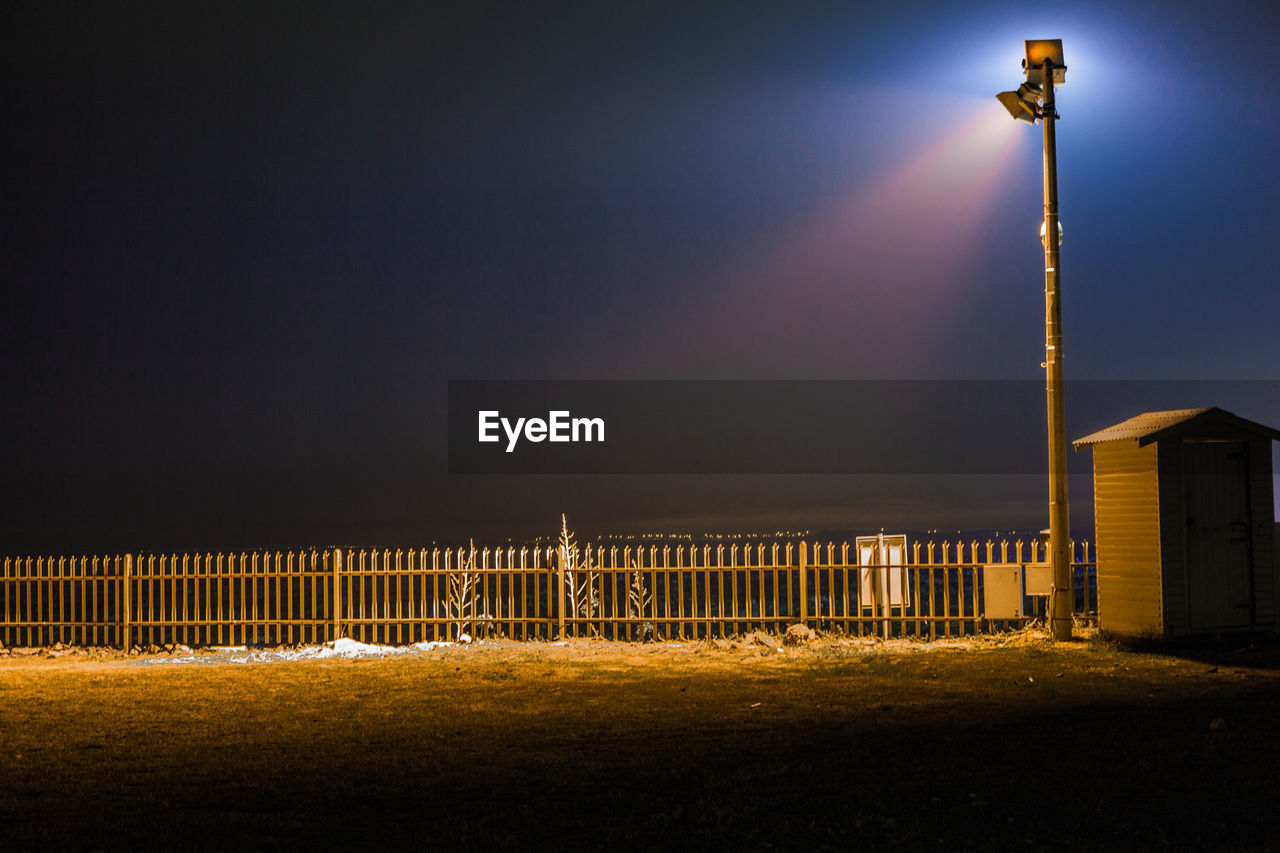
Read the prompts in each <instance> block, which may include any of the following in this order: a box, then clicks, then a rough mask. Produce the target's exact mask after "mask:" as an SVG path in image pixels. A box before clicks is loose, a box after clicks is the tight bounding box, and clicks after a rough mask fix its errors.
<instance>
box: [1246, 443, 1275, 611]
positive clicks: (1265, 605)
mask: <svg viewBox="0 0 1280 853" xmlns="http://www.w3.org/2000/svg"><path fill="white" fill-rule="evenodd" d="M1249 510H1250V516H1251V517H1250V521H1251V523H1252V524H1251V526H1252V528H1253V531H1252V533H1253V543H1252V544H1253V548H1252V551H1253V592H1254V596H1253V601H1254V624H1255V625H1256V626H1257V627H1259V628H1267V629H1270V630H1271V631H1272V632H1276V631H1277V628H1280V625H1277V619H1276V612H1277V611H1276V563H1275V551H1274V545H1273V543H1272V530H1273V528H1274V527H1275V518H1274V516H1275V503H1274V494H1273V491H1272V484H1271V441H1270V440H1269V439H1255V440H1253V441H1250V442H1249Z"/></svg>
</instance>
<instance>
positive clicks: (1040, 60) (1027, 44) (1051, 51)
mask: <svg viewBox="0 0 1280 853" xmlns="http://www.w3.org/2000/svg"><path fill="white" fill-rule="evenodd" d="M1022 46H1023V50H1025V51H1026V56H1025V57H1023V59H1022V68H1023V70H1024V71H1026V73H1027V82H1028V83H1030V84H1032V85H1033V86H1043V85H1044V72H1045V63H1046V62H1047V63H1049V68H1050V70H1051V74H1050V76H1051V77H1052V78H1053V85H1055V86H1061V85H1062V84H1063V83H1066V82H1067V64H1066V61H1065V60H1064V59H1063V58H1062V39H1027V40H1026V41H1024V42H1023V43H1022Z"/></svg>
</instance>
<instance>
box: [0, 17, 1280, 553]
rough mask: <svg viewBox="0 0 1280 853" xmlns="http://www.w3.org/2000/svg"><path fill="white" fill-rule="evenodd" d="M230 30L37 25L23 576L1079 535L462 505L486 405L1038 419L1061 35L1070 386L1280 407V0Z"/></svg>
mask: <svg viewBox="0 0 1280 853" xmlns="http://www.w3.org/2000/svg"><path fill="white" fill-rule="evenodd" d="M193 5H194V4H184V3H179V4H175V3H157V4H124V3H112V4H64V3H51V2H44V0H42V2H30V3H8V4H6V5H5V10H4V11H3V12H2V13H0V32H3V33H4V35H3V39H4V50H3V54H2V56H0V62H3V63H4V83H3V86H4V88H5V97H4V101H3V103H4V127H5V133H4V135H3V145H4V156H3V161H2V162H3V166H2V167H0V168H3V169H4V192H3V199H4V202H3V204H4V208H3V210H4V215H3V280H4V284H5V286H4V308H3V311H2V312H0V365H2V369H3V417H2V418H0V423H2V424H3V426H0V478H2V479H0V494H2V495H3V497H2V499H0V500H2V503H0V507H2V513H3V514H2V517H0V552H4V553H24V552H27V551H30V550H42V551H52V552H69V551H71V550H97V551H102V550H110V549H120V548H130V549H149V548H200V549H205V548H209V549H218V548H235V549H240V548H248V547H256V546H262V547H288V546H311V545H315V546H320V545H329V544H343V545H348V544H350V545H391V546H393V547H394V546H396V545H418V544H428V543H430V542H431V541H440V542H448V543H456V542H465V541H466V540H467V539H468V538H470V537H472V536H474V537H476V539H477V542H480V541H481V540H483V541H486V542H495V543H496V542H502V541H505V540H506V538H507V537H515V538H517V539H519V538H522V537H527V536H530V535H533V534H536V533H540V532H541V533H547V534H550V533H553V532H554V531H555V530H556V529H557V527H558V523H559V514H560V513H561V512H566V513H568V514H569V515H570V517H571V519H574V518H576V519H578V523H579V525H580V528H581V529H582V531H583V532H585V533H588V534H599V533H609V532H618V531H620V532H628V531H630V532H639V531H645V530H649V531H657V530H662V531H669V530H704V529H714V530H720V531H726V532H729V531H740V530H757V531H765V530H776V529H795V528H797V527H800V528H806V529H809V528H813V529H822V528H849V529H861V528H866V529H869V530H873V531H874V530H876V529H879V528H880V527H882V526H884V527H886V528H888V529H891V530H892V529H907V528H911V529H916V528H942V529H955V528H976V527H994V528H1002V527H1010V526H1023V527H1033V528H1035V527H1040V526H1042V525H1043V524H1045V523H1046V521H1045V519H1046V518H1047V508H1046V505H1045V504H1046V501H1047V485H1046V481H1045V478H1042V477H1041V478H1037V477H1035V476H1030V475H1028V476H1022V477H1011V478H1009V477H1006V478H994V477H986V478H984V477H975V476H968V477H954V476H947V475H942V474H940V475H939V476H938V477H900V478H893V477H880V478H876V477H857V476H826V477H824V476H803V477H801V476H755V477H705V476H701V477H694V476H684V477H682V476H652V477H649V476H591V475H586V476H572V477H570V476H545V477H544V476H496V475H471V476H467V475H453V476H450V475H449V474H447V468H446V455H447V447H446V438H445V433H446V400H447V382H448V380H451V379H452V380H458V379H508V380H509V379H957V380H960V379H964V380H969V379H1027V380H1035V379H1037V377H1039V376H1041V373H1042V372H1041V370H1040V362H1041V361H1042V360H1043V342H1044V330H1043V317H1044V296H1043V286H1042V285H1043V280H1042V277H1041V273H1040V268H1041V264H1042V254H1041V248H1040V244H1039V241H1038V239H1037V230H1038V228H1039V224H1040V220H1041V195H1040V191H1041V188H1040V134H1039V128H1035V129H1032V128H1029V127H1027V126H1025V125H1022V124H1019V123H1016V122H1013V121H1012V120H1010V119H1009V117H1008V116H1007V114H1005V113H1004V112H1003V110H1002V108H1001V107H1000V106H999V104H998V103H997V102H996V100H995V98H994V97H993V96H994V95H995V93H996V92H998V91H1000V90H1002V89H1011V88H1015V87H1016V86H1017V84H1018V83H1019V82H1020V80H1021V70H1020V67H1019V60H1020V57H1021V50H1022V40H1023V39H1025V38H1054V37H1060V38H1062V39H1063V41H1064V45H1065V53H1066V60H1067V64H1068V66H1069V70H1068V72H1067V84H1066V86H1065V87H1063V88H1062V89H1061V90H1060V92H1059V98H1058V111H1059V113H1060V114H1061V116H1062V120H1061V122H1060V123H1059V125H1058V145H1059V179H1060V192H1061V215H1062V221H1063V225H1064V229H1065V235H1066V236H1065V240H1064V243H1063V249H1062V252H1063V255H1062V265H1063V272H1062V282H1063V306H1064V309H1063V310H1064V318H1063V321H1064V333H1065V352H1066V358H1067V360H1066V372H1067V376H1068V378H1069V379H1164V380H1192V379H1194V380H1220V379H1277V378H1280V376H1277V366H1278V365H1280V333H1277V326H1278V324H1277V318H1278V317H1280V288H1278V287H1277V282H1276V276H1275V273H1274V271H1273V263H1274V258H1275V252H1276V249H1275V235H1276V234H1277V233H1280V228H1278V226H1280V209H1278V208H1277V205H1276V199H1277V198H1278V197H1280V166H1278V165H1277V161H1276V153H1277V151H1280V109H1278V108H1280V97H1278V96H1277V95H1276V94H1275V93H1276V92H1277V91H1280V90H1278V89H1277V87H1276V85H1275V81H1276V80H1280V51H1277V50H1276V48H1275V45H1276V40H1277V37H1280V6H1277V5H1276V4H1275V3H1274V2H1258V3H1235V2H1233V3H1225V4H1205V3H1195V4H1180V3H1149V2H1146V3H1138V2H1106V3H1082V4H1078V3H1072V4H1065V3H1060V4H1054V5H1053V9H1052V11H1053V14H1052V15H1049V14H1046V13H1044V12H1042V11H1039V10H1040V9H1044V8H1049V7H1047V6H1044V5H1043V4H1042V5H1041V6H1040V7H1035V6H1033V5H1029V4H1026V3H1003V4H999V3H964V4H960V3H911V2H902V0H896V2H892V3H880V4H870V3H849V2H841V3H783V2H778V3H753V2H734V3H718V2H716V3H712V2H707V3H698V2H681V3H666V2H639V3H574V4H560V3H553V2H538V3H514V2H513V3H490V2H475V0H472V2H461V3H431V4H404V5H403V6H385V5H377V6H371V5H369V4H354V3H351V4H333V5H327V4H322V3H314V2H310V3H305V4H297V5H292V4H284V3H267V4H262V3H245V4H240V3H217V4H201V5H207V8H200V9H196V8H194V7H193ZM1171 387H1172V386H1171ZM1177 396H1178V395H1177V394H1171V395H1170V399H1169V400H1168V402H1167V404H1162V405H1158V406H1156V407H1157V408H1180V407H1183V406H1199V405H1224V407H1226V408H1230V409H1232V410H1233V411H1236V413H1237V414H1240V415H1242V416H1244V417H1252V418H1255V419H1259V420H1265V419H1266V418H1267V416H1268V414H1269V413H1273V412H1274V401H1255V402H1256V405H1254V406H1253V408H1250V401H1248V400H1245V401H1243V403H1241V404H1233V405H1225V404H1224V403H1223V402H1222V401H1219V400H1216V399H1209V400H1204V399H1197V400H1184V399H1180V398H1178V399H1175V397H1177ZM1067 405H1068V433H1069V438H1074V437H1078V436H1080V435H1083V434H1085V433H1087V432H1090V431H1092V430H1094V429H1097V428H1100V427H1102V426H1106V425H1107V423H1106V422H1103V423H1092V422H1089V423H1083V422H1073V421H1072V415H1071V401H1070V399H1068V404H1067ZM1138 411H1141V408H1135V409H1128V408H1123V407H1121V409H1120V410H1117V411H1116V412H1115V413H1114V418H1113V419H1114V420H1119V419H1122V418H1124V417H1128V416H1129V415H1132V414H1136V413H1137V412H1138ZM1271 425H1273V426H1275V425H1277V424H1275V423H1272V424H1271ZM672 428H673V430H674V429H676V428H677V427H676V418H675V417H674V416H673V427H672ZM938 428H944V427H943V426H942V425H939V424H937V423H929V424H922V425H921V427H920V434H919V435H916V436H904V441H920V440H927V436H928V433H929V431H930V430H933V429H938ZM673 440H677V439H673ZM1089 497H1090V496H1089V479H1088V477H1087V476H1086V477H1084V478H1075V479H1073V482H1072V498H1073V502H1072V512H1073V528H1076V529H1078V530H1081V531H1085V532H1087V529H1088V528H1089V527H1090V526H1091V511H1090V500H1089Z"/></svg>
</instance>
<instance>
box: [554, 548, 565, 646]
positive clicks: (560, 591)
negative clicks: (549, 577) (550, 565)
mask: <svg viewBox="0 0 1280 853" xmlns="http://www.w3.org/2000/svg"><path fill="white" fill-rule="evenodd" d="M564 561H565V547H564V546H563V545H561V546H560V559H559V560H558V561H557V562H558V563H559V566H558V567H557V569H556V614H557V615H558V616H559V622H560V635H559V637H557V639H561V640H563V639H564Z"/></svg>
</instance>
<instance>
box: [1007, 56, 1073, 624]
mask: <svg viewBox="0 0 1280 853" xmlns="http://www.w3.org/2000/svg"><path fill="white" fill-rule="evenodd" d="M1023 45H1024V48H1025V50H1026V57H1025V58H1024V59H1023V60H1022V68H1023V70H1024V71H1025V73H1026V81H1025V82H1024V83H1023V84H1022V85H1021V86H1019V87H1018V89H1017V91H1014V92H1001V93H1000V94H998V95H996V98H997V99H998V100H999V101H1000V103H1001V104H1003V105H1004V108H1005V109H1007V110H1008V111H1009V115H1011V116H1013V117H1014V118H1015V119H1017V120H1018V121H1023V122H1026V123H1027V124H1035V122H1036V121H1037V120H1039V122H1040V123H1041V124H1042V125H1043V126H1044V222H1043V223H1042V225H1041V229H1040V242H1041V243H1042V244H1043V245H1044V364H1043V365H1041V366H1042V367H1044V369H1045V378H1046V380H1047V385H1046V391H1047V397H1048V400H1047V408H1048V414H1049V565H1050V567H1051V570H1052V573H1053V594H1052V595H1051V596H1050V598H1049V614H1050V616H1049V618H1050V630H1051V632H1052V635H1053V638H1054V639H1055V640H1069V639H1071V610H1072V601H1073V599H1074V597H1075V592H1074V584H1073V582H1072V573H1071V554H1070V546H1069V544H1068V537H1069V536H1070V532H1069V531H1070V528H1069V527H1068V519H1067V439H1066V431H1065V429H1064V428H1063V423H1062V421H1063V412H1064V405H1063V401H1062V391H1063V388H1062V304H1061V302H1060V301H1059V298H1058V288H1059V284H1060V277H1061V267H1060V266H1059V260H1058V244H1060V243H1061V242H1062V225H1061V223H1059V222H1058V146H1057V140H1056V137H1055V136H1054V121H1055V120H1056V119H1057V118H1058V113H1057V111H1056V110H1055V109H1054V100H1053V88H1054V86H1061V85H1062V84H1064V83H1065V82H1066V80H1067V66H1066V64H1065V62H1064V61H1063V58H1062V39H1035V40H1029V41H1026V42H1024V43H1023ZM1046 234H1056V235H1057V237H1058V239H1056V240H1049V239H1045V235H1046Z"/></svg>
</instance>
